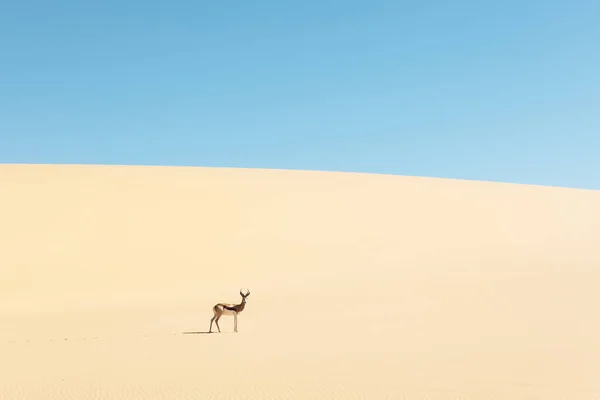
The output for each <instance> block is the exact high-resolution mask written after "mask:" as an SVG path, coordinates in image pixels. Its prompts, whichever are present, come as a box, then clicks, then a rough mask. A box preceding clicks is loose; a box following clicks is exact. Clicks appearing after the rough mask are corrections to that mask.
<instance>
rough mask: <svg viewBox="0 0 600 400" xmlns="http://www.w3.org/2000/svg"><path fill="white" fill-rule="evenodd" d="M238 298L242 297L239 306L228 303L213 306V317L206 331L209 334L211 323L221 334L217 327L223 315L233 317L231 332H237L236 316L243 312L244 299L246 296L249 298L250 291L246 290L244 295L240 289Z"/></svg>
mask: <svg viewBox="0 0 600 400" xmlns="http://www.w3.org/2000/svg"><path fill="white" fill-rule="evenodd" d="M240 296H242V302H241V303H240V304H229V303H218V304H215V306H214V307H213V314H214V315H213V317H212V318H211V320H210V329H209V330H208V332H209V333H212V324H213V321H214V322H215V324H217V329H218V330H219V333H221V328H220V327H219V319H221V317H222V316H223V315H233V330H234V332H237V331H238V330H237V316H238V314H239V313H241V312H242V311H244V308H245V307H246V298H247V297H248V296H250V290H247V293H246V294H244V293H243V292H242V290H241V289H240Z"/></svg>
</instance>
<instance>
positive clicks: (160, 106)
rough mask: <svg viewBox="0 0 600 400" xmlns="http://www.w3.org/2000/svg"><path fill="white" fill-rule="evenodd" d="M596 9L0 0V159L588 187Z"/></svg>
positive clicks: (599, 146)
mask: <svg viewBox="0 0 600 400" xmlns="http://www.w3.org/2000/svg"><path fill="white" fill-rule="evenodd" d="M598 21H600V2H598V1H592V0H589V1H581V0H572V1H567V0H545V1H542V0H539V1H533V0H532V1H529V0H502V1H483V0H455V1H447V0H443V1H442V0H407V1H403V0H395V1H391V0H390V1H383V0H370V1H366V0H364V1H358V0H338V1H333V0H303V1H291V0H255V1H210V2H208V1H199V0H195V1H192V0H172V1H169V2H168V1H156V0H143V1H142V0H103V1H83V0H5V1H2V2H1V3H0V162H2V163H86V164H150V165H157V164H162V165H194V166H224V167H260V168H263V167H265V168H285V169H288V168H291V169H320V170H337V171H361V172H377V173H392V174H400V175H421V176H423V175H424V176H436V177H451V178H464V179H482V180H494V181H507V182H519V183H534V184H544V185H559V186H571V187H585V188H595V189H600V23H599V22H598Z"/></svg>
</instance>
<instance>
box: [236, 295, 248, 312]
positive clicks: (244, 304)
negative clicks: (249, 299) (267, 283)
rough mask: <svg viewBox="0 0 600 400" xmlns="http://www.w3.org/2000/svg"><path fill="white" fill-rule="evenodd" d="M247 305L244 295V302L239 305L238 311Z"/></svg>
mask: <svg viewBox="0 0 600 400" xmlns="http://www.w3.org/2000/svg"><path fill="white" fill-rule="evenodd" d="M244 307H246V298H245V297H244V296H242V302H241V303H240V304H238V305H237V309H238V312H239V311H242V310H243V309H244Z"/></svg>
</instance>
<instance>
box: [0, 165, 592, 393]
mask: <svg viewBox="0 0 600 400" xmlns="http://www.w3.org/2000/svg"><path fill="white" fill-rule="evenodd" d="M0 204H1V207H0V270H1V272H2V279H1V280H0V326H1V327H2V329H1V330H0V355H1V358H0V367H1V368H0V399H2V400H5V399H6V400H38V399H40V400H41V399H45V400H62V399H64V400H75V399H76V400H86V399H94V400H96V399H115V400H125V399H127V400H149V399H156V400H167V399H178V400H191V399H283V400H291V399H431V400H433V399H454V400H456V399H465V400H471V399H482V400H483V399H485V400H498V399H507V400H509V399H510V400H519V399H544V400H551V399H561V400H567V399H569V400H595V399H599V398H600V313H599V312H598V307H599V305H600V289H599V283H600V192H599V191H592V190H580V189H566V188H554V187H542V186H532V185H517V184H506V183H493V182H476V181H466V180H450V179H434V178H418V177H404V176H392V175H374V174H356V173H334V172H309V171H283V170H259V169H227V168H183V167H134V166H92V165H88V166H82V165H10V164H5V165H0ZM241 288H248V289H250V291H251V295H250V296H249V297H248V303H247V305H246V309H245V310H244V311H243V312H242V313H241V314H240V315H239V318H238V329H239V331H238V332H237V333H235V332H233V318H232V317H223V318H222V319H221V321H220V326H221V330H222V331H223V332H222V333H220V334H219V333H213V334H207V333H206V332H207V331H208V328H209V323H210V319H211V317H212V307H213V305H214V304H215V303H218V302H230V303H237V302H239V301H240V300H241V297H240V295H239V291H240V289H241ZM213 330H215V331H216V328H215V327H214V326H213Z"/></svg>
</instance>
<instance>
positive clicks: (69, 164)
mask: <svg viewBox="0 0 600 400" xmlns="http://www.w3.org/2000/svg"><path fill="white" fill-rule="evenodd" d="M2 165H4V166H30V167H33V166H40V167H42V166H46V167H96V168H99V167H100V168H101V167H117V168H169V169H171V168H174V169H177V168H179V169H184V168H185V169H190V168H194V169H220V170H254V171H273V172H275V171H280V172H300V173H317V174H318V173H326V174H347V175H369V176H381V177H398V178H416V179H434V180H449V181H462V182H470V183H488V184H499V185H516V186H527V187H539V188H549V189H567V190H585V191H591V192H600V189H592V188H585V187H580V186H565V185H549V184H539V183H524V182H515V181H512V182H511V181H500V180H489V179H487V180H486V179H475V178H458V177H445V176H433V175H405V174H398V173H393V172H368V171H358V170H333V169H308V168H282V167H279V168H276V167H242V166H237V167H234V166H215V165H187V164H121V163H77V162H65V163H34V162H0V166H2Z"/></svg>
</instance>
